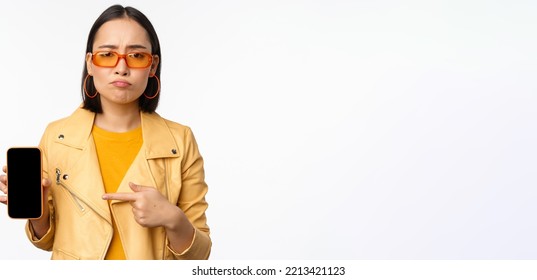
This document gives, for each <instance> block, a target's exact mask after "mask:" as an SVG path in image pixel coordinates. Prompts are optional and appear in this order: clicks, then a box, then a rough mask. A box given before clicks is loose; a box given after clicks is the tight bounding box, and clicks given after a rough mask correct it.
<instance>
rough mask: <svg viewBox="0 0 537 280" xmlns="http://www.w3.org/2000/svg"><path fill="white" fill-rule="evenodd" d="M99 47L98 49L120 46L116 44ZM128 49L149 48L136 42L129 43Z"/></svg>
mask: <svg viewBox="0 0 537 280" xmlns="http://www.w3.org/2000/svg"><path fill="white" fill-rule="evenodd" d="M97 48H98V49H118V46H116V45H100V46H99V47H97ZM127 49H130V50H131V49H146V50H147V47H145V46H143V45H137V44H134V45H128V46H127Z"/></svg>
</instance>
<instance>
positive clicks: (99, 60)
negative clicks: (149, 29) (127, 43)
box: [91, 51, 153, 68]
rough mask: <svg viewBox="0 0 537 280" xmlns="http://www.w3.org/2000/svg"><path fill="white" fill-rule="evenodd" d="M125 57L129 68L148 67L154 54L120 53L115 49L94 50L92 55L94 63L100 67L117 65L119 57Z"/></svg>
mask: <svg viewBox="0 0 537 280" xmlns="http://www.w3.org/2000/svg"><path fill="white" fill-rule="evenodd" d="M121 58H124V59H125V63H127V66H128V67H129V68H147V67H149V66H151V63H152V62H153V56H152V55H151V54H149V53H145V52H130V53H126V54H119V53H117V52H114V51H99V52H94V53H93V54H92V56H91V61H92V62H93V64H95V65H96V66H99V67H110V68H112V67H116V65H117V64H118V63H119V59H121Z"/></svg>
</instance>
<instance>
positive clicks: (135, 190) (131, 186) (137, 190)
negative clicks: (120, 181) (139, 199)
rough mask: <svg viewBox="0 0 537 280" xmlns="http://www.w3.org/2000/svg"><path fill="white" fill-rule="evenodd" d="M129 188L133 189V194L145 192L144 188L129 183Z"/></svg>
mask: <svg viewBox="0 0 537 280" xmlns="http://www.w3.org/2000/svg"><path fill="white" fill-rule="evenodd" d="M129 187H130V188H131V190H132V191H133V192H141V191H143V190H144V186H141V185H137V184H135V183H133V182H129Z"/></svg>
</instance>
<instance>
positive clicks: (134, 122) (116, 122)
mask: <svg viewBox="0 0 537 280" xmlns="http://www.w3.org/2000/svg"><path fill="white" fill-rule="evenodd" d="M102 108H103V112H102V113H101V114H97V115H96V116H95V125H96V126H98V127H100V128H102V129H104V130H108V131H112V132H127V131H130V130H133V129H135V128H137V127H139V126H140V123H141V118H140V109H139V108H138V104H137V103H136V102H134V103H132V104H121V105H118V104H114V105H111V104H105V103H102Z"/></svg>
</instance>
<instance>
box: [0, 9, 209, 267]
mask: <svg viewBox="0 0 537 280" xmlns="http://www.w3.org/2000/svg"><path fill="white" fill-rule="evenodd" d="M85 59H86V63H85V69H84V71H83V79H82V92H83V93H82V97H83V104H82V106H81V107H80V108H78V109H77V110H76V111H75V112H74V113H73V114H72V115H71V116H69V117H67V118H64V119H61V120H58V121H55V122H52V123H51V124H49V126H48V127H47V129H46V130H45V133H44V135H43V137H42V139H41V143H40V148H41V150H42V151H43V168H44V172H43V173H44V179H43V183H42V184H43V188H44V194H45V195H44V197H45V200H46V201H45V205H46V206H48V207H44V213H43V216H42V217H41V218H40V219H37V220H29V221H28V223H27V226H26V233H27V235H28V237H29V239H30V240H31V242H32V243H33V244H34V245H35V246H37V247H38V248H41V249H44V250H51V251H52V259H207V258H208V257H209V254H210V249H211V239H210V237H209V227H208V226H207V223H206V216H205V210H206V209H207V202H206V201H205V194H206V192H207V185H206V183H205V179H204V169H203V159H202V157H201V155H200V153H199V151H198V148H197V144H196V141H195V139H194V136H193V134H192V132H191V130H190V129H189V128H188V127H186V126H183V125H180V124H178V123H174V122H171V121H169V120H166V119H164V118H162V117H160V116H159V115H158V114H157V113H155V110H156V108H157V105H158V100H159V92H160V81H159V78H158V76H159V75H160V62H161V54H160V46H159V40H158V37H157V34H156V32H155V30H154V28H153V26H152V24H151V23H150V21H149V20H148V19H147V18H146V16H145V15H143V14H142V13H141V12H140V11H138V10H136V9H134V8H132V7H122V6H120V5H114V6H111V7H110V8H108V9H107V10H105V11H104V12H103V13H102V14H101V16H100V17H99V18H98V19H97V20H96V21H95V23H94V25H93V27H92V28H91V30H90V33H89V36H88V42H87V48H86V57H85ZM4 172H5V169H4ZM0 180H1V182H0V188H1V190H2V191H3V192H4V193H7V186H6V176H5V175H2V176H1V178H0ZM6 200H7V199H6V198H5V197H3V198H2V199H1V202H2V203H4V204H5V203H6Z"/></svg>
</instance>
